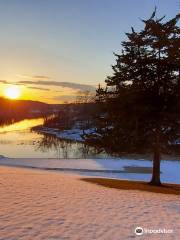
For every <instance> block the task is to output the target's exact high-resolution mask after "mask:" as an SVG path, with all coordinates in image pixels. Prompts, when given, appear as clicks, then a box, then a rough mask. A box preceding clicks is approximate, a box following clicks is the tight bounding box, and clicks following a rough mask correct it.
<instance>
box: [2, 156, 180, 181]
mask: <svg viewBox="0 0 180 240" xmlns="http://www.w3.org/2000/svg"><path fill="white" fill-rule="evenodd" d="M0 165H7V166H20V167H29V168H39V169H44V170H55V171H61V172H62V171H63V172H73V173H78V174H81V175H85V176H101V177H107V178H119V179H131V180H144V181H150V179H151V169H152V162H151V161H148V160H144V159H139V160H137V159H136V160H135V159H126V158H119V159H50V158H5V157H4V158H3V157H2V158H0ZM131 170H132V171H131ZM144 170H145V172H144ZM179 171H180V162H179V161H175V160H171V161H170V160H169V161H161V180H162V182H170V183H180V174H179Z"/></svg>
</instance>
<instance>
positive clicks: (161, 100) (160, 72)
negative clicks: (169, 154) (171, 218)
mask: <svg viewBox="0 0 180 240" xmlns="http://www.w3.org/2000/svg"><path fill="white" fill-rule="evenodd" d="M179 18H180V15H176V16H175V17H174V18H173V19H171V20H170V21H167V22H164V17H163V18H160V19H157V18H156V9H155V11H154V12H153V14H152V16H151V17H150V18H149V19H148V20H142V21H143V22H144V29H143V30H141V31H139V32H136V31H135V30H134V29H133V28H132V31H131V33H126V36H127V40H125V41H123V42H122V48H123V50H122V53H121V54H115V57H116V64H115V65H114V66H112V69H113V75H112V76H109V77H107V79H106V80H105V82H106V88H105V89H103V88H100V87H99V89H98V90H97V99H99V101H101V102H103V104H104V105H105V106H106V113H105V114H104V117H103V119H102V118H100V120H99V128H98V127H97V133H96V134H94V136H92V135H91V136H89V137H87V140H88V141H90V140H92V139H94V140H96V142H98V143H99V144H101V145H102V146H103V147H105V148H108V149H110V148H111V150H112V151H117V152H118V151H123V150H125V151H136V150H137V149H146V150H148V149H153V152H154V158H153V174H152V180H151V183H152V184H154V185H160V184H161V182H160V159H161V153H162V152H164V151H167V150H169V149H170V145H171V144H172V143H173V141H175V140H176V139H177V138H178V137H179V136H178V134H179V132H180V129H179V128H180V126H179V125H180V39H179V36H180V28H179V27H178V26H177V23H178V20H179ZM102 122H103V124H102V126H101V123H102Z"/></svg>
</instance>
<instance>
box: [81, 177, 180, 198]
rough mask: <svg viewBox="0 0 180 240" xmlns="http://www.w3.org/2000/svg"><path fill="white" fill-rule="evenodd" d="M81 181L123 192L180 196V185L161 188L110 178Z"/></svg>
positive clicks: (164, 185) (167, 184) (168, 184)
mask: <svg viewBox="0 0 180 240" xmlns="http://www.w3.org/2000/svg"><path fill="white" fill-rule="evenodd" d="M81 180H83V181H85V182H89V183H94V184H97V185H101V186H104V187H108V188H115V189H123V190H140V191H146V192H154V193H164V194H175V195H180V184H171V183H164V184H162V185H161V186H153V185H150V184H149V183H147V182H141V181H129V180H119V179H108V178H93V177H92V178H82V179H81Z"/></svg>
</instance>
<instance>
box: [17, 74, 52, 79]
mask: <svg viewBox="0 0 180 240" xmlns="http://www.w3.org/2000/svg"><path fill="white" fill-rule="evenodd" d="M17 77H19V78H25V79H34V80H49V79H50V77H48V76H44V75H27V74H18V75H17Z"/></svg>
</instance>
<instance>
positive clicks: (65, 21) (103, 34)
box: [0, 0, 180, 103]
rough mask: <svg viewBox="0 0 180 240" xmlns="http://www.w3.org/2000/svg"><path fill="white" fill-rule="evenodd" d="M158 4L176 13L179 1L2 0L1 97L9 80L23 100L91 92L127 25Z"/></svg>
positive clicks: (138, 24) (160, 11)
mask: <svg viewBox="0 0 180 240" xmlns="http://www.w3.org/2000/svg"><path fill="white" fill-rule="evenodd" d="M155 5H156V6H157V8H158V16H163V15H164V14H166V15H167V18H171V17H173V16H174V15H176V14H177V12H178V11H179V7H180V2H179V0H136V1H135V0H5V1H3V0H1V1H0V96H4V92H5V90H7V88H8V87H9V86H11V85H17V86H18V88H20V91H21V95H20V98H21V99H31V100H39V101H43V102H48V103H62V102H64V101H71V100H72V99H74V98H75V96H76V95H78V94H79V92H80V91H85V90H89V91H91V92H94V91H95V88H96V87H97V85H98V83H103V82H104V80H105V78H106V76H107V75H108V74H110V73H111V64H113V63H114V56H113V52H118V51H119V50H120V42H121V41H122V40H123V39H124V38H125V34H124V33H125V32H128V31H130V27H131V26H134V27H135V29H140V28H141V27H142V26H143V24H142V23H141V21H140V18H142V19H143V18H147V17H149V16H150V15H151V13H152V11H153V10H154V6H155Z"/></svg>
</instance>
